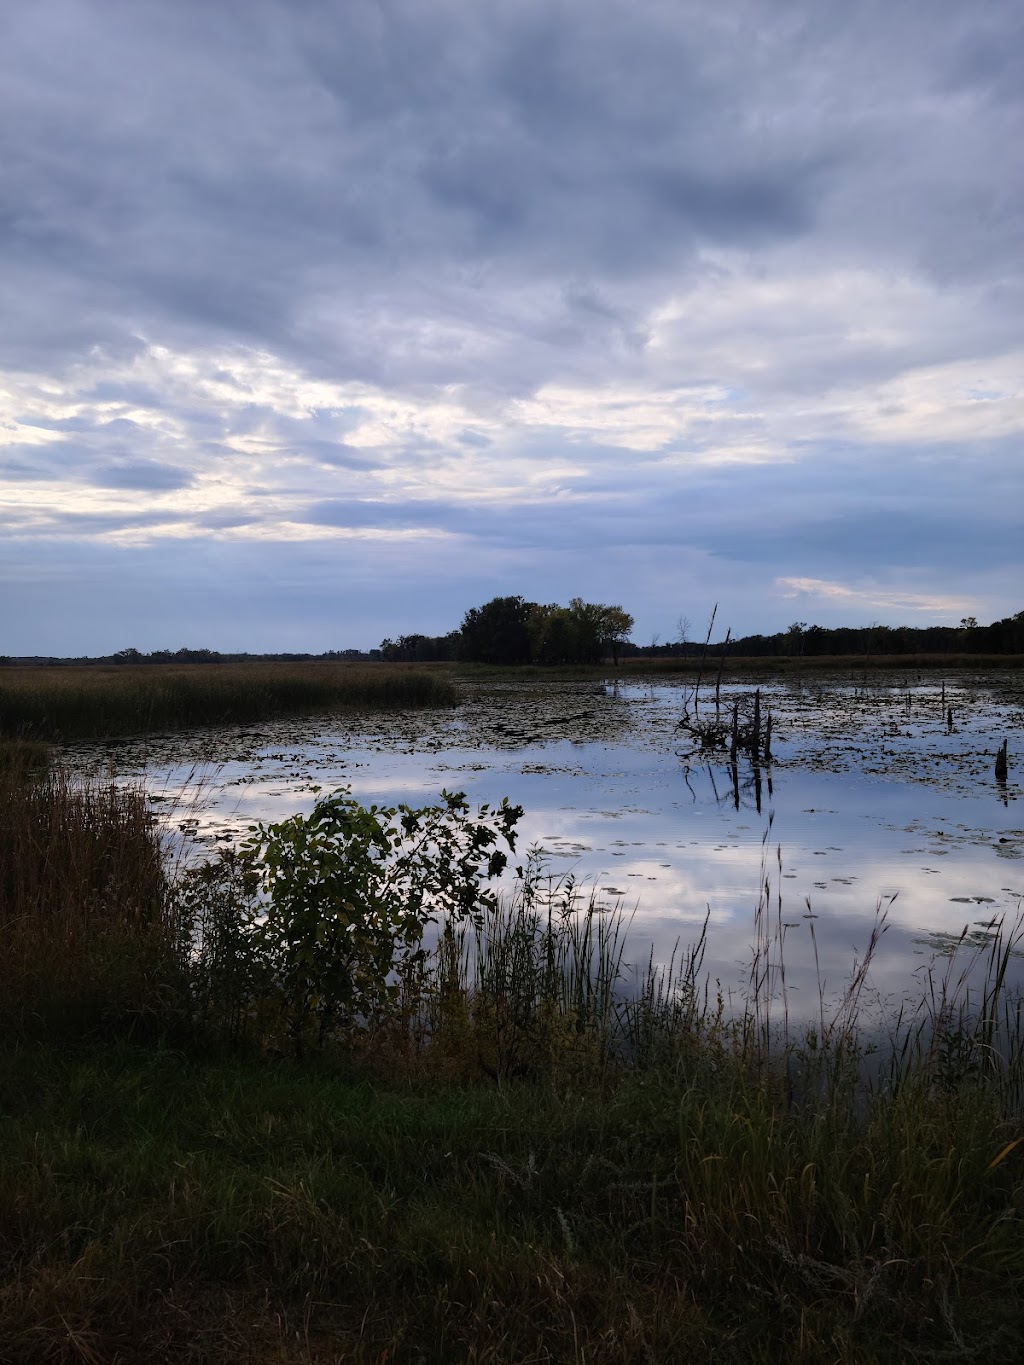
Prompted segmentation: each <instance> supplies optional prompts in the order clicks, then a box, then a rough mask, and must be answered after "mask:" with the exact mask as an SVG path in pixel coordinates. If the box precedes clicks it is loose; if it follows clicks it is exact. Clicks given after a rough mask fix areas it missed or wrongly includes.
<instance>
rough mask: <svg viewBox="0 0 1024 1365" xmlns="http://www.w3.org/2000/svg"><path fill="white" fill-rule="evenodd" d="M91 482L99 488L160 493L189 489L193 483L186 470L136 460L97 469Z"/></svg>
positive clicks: (93, 472) (149, 461)
mask: <svg viewBox="0 0 1024 1365" xmlns="http://www.w3.org/2000/svg"><path fill="white" fill-rule="evenodd" d="M89 482H90V483H93V484H95V485H96V486H97V487H98V488H133V489H139V490H141V491H148V492H153V493H159V492H163V491H167V490H171V489H177V488H187V487H188V486H189V484H190V483H191V482H192V475H191V474H190V473H189V472H188V471H187V470H185V469H178V468H176V467H175V466H174V465H170V464H159V463H158V462H157V461H156V460H136V461H134V462H131V463H128V462H126V463H123V464H111V465H104V466H103V467H101V468H100V469H95V470H93V471H92V473H91V474H90V476H89Z"/></svg>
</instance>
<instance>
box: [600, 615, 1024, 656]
mask: <svg viewBox="0 0 1024 1365" xmlns="http://www.w3.org/2000/svg"><path fill="white" fill-rule="evenodd" d="M706 648H707V653H708V655H709V656H713V657H715V658H717V657H718V656H719V655H721V654H722V653H723V652H726V653H728V654H729V655H731V656H733V657H740V658H779V657H790V658H792V657H800V656H805V657H807V658H822V657H824V656H839V657H842V656H856V655H889V654H891V655H900V654H1024V611H1019V612H1017V613H1016V615H1014V616H1007V617H1004V618H1003V619H1002V620H1000V621H993V622H992V623H991V625H987V626H983V625H981V624H979V622H978V621H977V619H976V618H975V617H973V616H964V617H962V618H961V620H960V623H959V625H956V626H882V625H870V626H835V627H827V626H812V625H808V624H807V622H806V621H794V622H793V623H792V625H790V626H788V627H787V628H786V630H782V631H777V632H776V633H775V634H774V635H744V636H741V637H739V638H738V639H730V640H728V641H726V640H719V641H716V642H712V643H710V644H708V645H707V647H706ZM704 649H705V645H704V642H703V641H700V642H694V641H693V640H687V639H685V638H684V639H681V640H678V641H675V642H673V643H671V644H666V645H661V644H652V645H649V646H633V647H631V648H630V649H628V650H627V651H626V652H627V653H628V654H631V655H634V656H635V655H653V656H659V657H668V658H695V657H698V656H699V655H701V654H702V653H703V652H704Z"/></svg>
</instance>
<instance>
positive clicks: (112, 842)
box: [0, 743, 174, 1033]
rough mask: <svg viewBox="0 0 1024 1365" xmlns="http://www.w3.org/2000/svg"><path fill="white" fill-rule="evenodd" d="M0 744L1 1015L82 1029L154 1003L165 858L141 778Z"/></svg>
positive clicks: (161, 975)
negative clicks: (90, 777) (99, 780)
mask: <svg viewBox="0 0 1024 1365" xmlns="http://www.w3.org/2000/svg"><path fill="white" fill-rule="evenodd" d="M44 754H45V751H44V750H43V749H42V746H40V745H38V744H31V743H29V744H16V743H6V744H4V745H3V746H2V748H0V942H2V952H0V1025H2V1026H4V1027H6V1028H8V1029H10V1028H14V1029H24V1028H28V1029H29V1031H34V1030H35V1029H36V1028H37V1027H38V1026H39V1025H43V1026H44V1027H45V1028H51V1027H57V1028H59V1029H60V1030H62V1031H63V1032H68V1031H70V1032H72V1033H74V1032H76V1031H78V1030H81V1029H88V1028H91V1027H93V1026H95V1025H96V1024H98V1023H99V1022H100V1021H104V1020H109V1019H111V1018H112V1017H113V1016H115V1015H117V1016H132V1017H136V1018H138V1017H141V1016H142V1015H149V1016H151V1017H155V1016H156V1015H158V1014H161V1013H162V1010H163V1002H164V1000H165V998H166V992H167V990H168V987H169V984H170V979H171V977H172V976H173V972H174V959H173V956H172V955H171V953H170V951H169V950H170V947H171V943H170V939H169V938H168V937H167V936H166V933H165V930H166V928H167V925H166V917H165V913H164V911H165V905H166V895H167V869H166V866H165V860H164V855H163V852H162V850H161V847H160V844H159V841H158V839H157V838H156V836H155V833H154V830H153V826H152V819H151V817H150V815H149V813H148V811H147V806H146V798H145V793H144V792H143V791H142V790H141V789H139V788H126V787H117V786H113V785H109V786H105V785H90V784H82V783H78V782H76V781H74V780H73V779H72V778H71V777H70V776H69V775H68V774H67V773H66V772H65V771H63V770H62V769H60V768H59V767H56V768H50V767H49V766H46V767H43V766H41V759H42V758H43V756H44Z"/></svg>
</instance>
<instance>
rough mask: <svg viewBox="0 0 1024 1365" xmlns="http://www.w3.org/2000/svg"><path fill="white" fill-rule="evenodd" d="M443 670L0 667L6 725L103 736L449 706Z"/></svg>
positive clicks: (451, 697)
mask: <svg viewBox="0 0 1024 1365" xmlns="http://www.w3.org/2000/svg"><path fill="white" fill-rule="evenodd" d="M456 699H457V698H456V693H455V689H454V686H453V683H452V681H451V679H450V677H449V676H448V675H447V674H446V673H445V672H443V671H440V670H434V671H429V670H425V669H421V668H420V669H417V668H414V667H409V666H406V665H401V664H396V665H380V664H362V665H361V664H290V663H252V664H202V665H193V666H182V667H177V666H175V665H171V664H156V665H150V666H144V667H133V666H131V665H116V666H111V667H88V668H84V667H78V668H75V667H69V668H63V667H61V668H56V667H55V668H6V669H2V670H0V735H8V736H18V737H21V738H33V739H63V740H72V739H97V738H110V737H114V736H118V735H134V734H143V733H146V732H147V731H152V730H160V729H172V728H184V727H189V726H196V725H218V724H227V723H232V722H235V723H238V722H242V723H245V722H254V721H260V720H266V719H270V718H272V717H274V716H280V715H295V714H302V713H313V712H317V711H334V710H341V709H345V708H361V709H385V710H391V709H397V708H403V707H428V706H452V705H454V704H455V701H456Z"/></svg>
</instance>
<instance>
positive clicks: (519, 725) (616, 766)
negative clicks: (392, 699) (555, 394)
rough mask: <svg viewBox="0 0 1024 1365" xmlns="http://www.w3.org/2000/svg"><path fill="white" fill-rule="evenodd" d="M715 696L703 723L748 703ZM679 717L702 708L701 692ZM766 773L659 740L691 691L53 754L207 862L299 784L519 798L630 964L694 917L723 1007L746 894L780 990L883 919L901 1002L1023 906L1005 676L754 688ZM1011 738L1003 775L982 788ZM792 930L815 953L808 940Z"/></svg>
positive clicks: (746, 926) (470, 688) (683, 934)
mask: <svg viewBox="0 0 1024 1365" xmlns="http://www.w3.org/2000/svg"><path fill="white" fill-rule="evenodd" d="M753 693H754V685H753V684H752V683H743V684H739V683H729V684H723V685H722V687H721V693H720V697H719V698H718V712H717V713H718V714H720V715H721V716H722V717H723V718H726V719H727V718H728V717H729V716H730V715H731V713H732V707H733V705H734V703H736V704H738V705H739V707H740V708H741V712H743V711H746V712H748V713H749V710H750V708H751V705H752V699H753ZM697 704H698V707H699V710H698V711H697V715H698V718H700V719H705V720H711V719H713V718H714V717H715V715H716V697H715V689H714V685H713V683H712V685H710V686H709V685H708V684H707V683H705V684H704V687H703V688H702V692H701V695H700V697H699V699H698V703H697ZM761 706H762V708H763V711H764V713H767V711H768V710H769V709H770V710H771V712H772V718H773V739H772V760H771V762H770V763H762V764H761V766H760V768H758V769H755V768H754V767H753V766H752V765H751V763H750V761H749V759H748V758H747V757H746V756H744V755H741V756H740V758H739V761H738V764H737V769H736V772H735V775H734V774H733V771H732V769H731V767H730V764H729V761H728V754H727V753H726V752H723V751H717V752H706V751H704V750H702V749H701V747H700V744H699V742H698V740H697V738H696V737H695V735H694V733H693V731H692V729H687V728H684V727H681V726H680V719H681V718H682V717H683V716H684V714H687V715H689V716H690V717H691V718H692V717H693V716H694V713H695V707H694V699H693V695H692V680H690V681H687V680H685V679H675V680H664V681H658V682H655V683H637V682H634V681H630V682H628V683H627V682H620V683H615V682H614V681H611V680H610V681H608V682H607V683H606V684H604V685H598V684H595V683H593V682H590V681H588V682H580V681H578V680H573V681H560V680H554V679H553V680H546V679H540V680H533V679H531V680H529V681H526V682H517V683H516V684H515V685H514V686H513V685H511V684H509V683H507V682H505V683H499V682H495V683H469V684H466V685H465V687H464V697H463V701H462V704H461V705H460V706H459V707H458V708H457V709H455V710H454V711H444V712H405V713H399V714H394V713H391V714H387V715H383V714H376V715H373V714H365V715H344V716H333V717H322V718H314V719H310V718H304V719H303V720H301V721H295V720H289V721H281V722H274V723H270V724H262V725H259V726H254V727H247V728H239V727H224V728H221V729H217V730H205V731H202V732H194V733H190V734H184V735H183V734H174V735H166V736H157V737H149V738H147V739H146V740H145V741H132V742H127V743H121V744H118V745H116V746H110V745H108V746H103V747H100V748H97V747H95V746H92V747H86V746H82V747H79V748H77V749H75V750H74V751H73V752H72V754H71V757H72V758H73V761H74V762H75V763H76V765H77V766H80V767H82V768H85V769H88V770H90V771H93V772H98V771H109V772H113V773H115V774H116V776H117V777H118V779H119V780H121V779H125V780H136V779H138V778H140V777H141V778H144V780H145V782H146V785H147V788H148V789H149V791H150V793H151V798H152V801H153V805H154V810H155V811H157V812H158V813H159V814H160V818H161V820H162V822H163V824H164V827H165V829H166V830H167V831H168V836H169V838H170V839H172V840H173V841H176V842H177V844H178V851H179V856H184V857H190V858H194V857H196V856H199V855H202V856H209V855H210V854H211V852H213V851H214V850H215V849H216V848H218V847H223V846H224V845H225V844H226V843H228V842H230V841H231V840H234V839H237V838H238V837H240V836H241V835H244V833H245V832H246V830H247V829H248V827H249V826H250V825H251V824H253V823H254V822H256V821H260V820H262V821H266V820H273V819H280V818H282V817H284V816H287V815H290V814H293V813H295V812H296V811H300V810H301V811H305V810H309V809H310V808H311V807H312V805H313V803H314V801H315V799H316V789H318V788H319V789H322V790H324V791H329V790H331V789H333V788H335V787H340V786H346V787H350V788H351V789H352V791H353V792H354V794H355V795H356V796H357V798H358V799H359V800H360V801H362V802H364V803H370V802H378V803H381V802H383V803H388V804H393V803H397V802H406V803H409V804H413V805H418V804H426V803H428V802H430V801H432V800H433V799H435V798H436V797H437V795H438V794H439V792H440V791H441V790H442V788H445V789H447V790H449V791H453V790H455V791H463V792H465V793H466V794H467V796H468V798H469V800H470V801H471V802H473V803H477V802H484V801H486V802H491V803H494V802H498V801H500V800H501V798H502V797H508V798H509V800H510V801H512V802H514V803H517V804H519V805H522V806H523V807H524V810H525V814H524V817H523V819H522V821H521V822H520V826H519V831H520V833H519V841H518V846H517V851H516V858H515V859H514V860H513V861H523V859H524V858H525V856H526V853H527V851H528V850H530V849H532V850H533V851H534V853H535V855H536V856H537V857H539V858H540V859H542V860H543V864H544V866H545V868H546V871H547V873H548V874H549V875H550V876H551V877H552V878H553V879H556V880H557V879H560V878H565V877H567V876H572V877H573V878H575V880H576V881H577V883H578V884H580V885H581V886H582V888H583V890H584V892H585V894H586V895H587V896H588V897H589V896H590V895H593V897H594V898H595V900H596V901H597V902H598V903H599V904H600V905H603V906H607V907H612V906H615V905H620V906H623V907H624V908H625V909H626V910H627V911H628V912H630V913H632V923H631V929H630V939H629V949H630V953H631V954H632V955H633V957H634V958H635V959H636V960H640V959H646V958H647V957H648V956H649V954H650V952H651V949H652V947H653V952H654V956H655V958H656V959H657V960H662V961H664V960H666V959H667V958H668V957H669V956H670V955H671V953H672V950H673V948H674V946H675V945H676V944H677V943H680V944H682V945H684V946H685V945H686V944H688V943H689V942H692V941H693V940H694V939H695V938H696V937H697V935H698V934H699V931H700V928H701V926H702V925H703V923H704V921H705V918H707V919H708V924H709V931H708V934H709V936H708V949H707V956H706V965H707V967H708V968H709V970H710V973H711V979H712V981H714V980H715V979H716V978H717V980H718V981H719V982H720V983H721V985H722V988H723V990H725V991H726V992H728V991H732V990H741V989H742V987H743V985H744V983H745V981H746V979H747V976H748V973H749V966H750V957H751V943H752V939H753V921H754V910H755V907H756V905H757V903H758V900H759V897H760V896H761V895H762V894H763V893H764V889H765V885H766V882H767V884H768V890H767V899H768V902H769V903H770V906H771V911H772V915H773V917H774V918H775V920H776V921H781V923H782V924H783V925H784V926H786V928H785V933H786V941H785V957H786V969H787V980H788V985H789V989H790V991H791V992H792V993H793V996H794V998H799V993H800V992H801V991H802V992H804V994H805V998H806V999H807V1001H808V1004H809V1007H811V1006H810V1002H811V999H812V997H813V1001H814V1002H815V1003H816V1002H817V998H818V989H819V985H820V984H821V983H822V981H824V984H825V989H826V993H828V994H832V993H834V991H836V990H838V989H839V988H840V987H841V985H842V982H843V981H844V980H845V978H846V977H847V976H848V974H849V972H850V970H851V968H852V966H853V964H854V962H855V960H856V959H857V957H858V956H860V955H861V954H862V953H863V951H864V949H865V947H866V945H867V942H868V938H869V936H870V933H871V929H872V925H873V924H874V923H875V921H876V917H877V915H878V914H879V912H880V911H881V912H884V914H885V919H886V923H887V925H888V928H887V930H886V933H885V934H884V936H883V939H882V944H881V948H880V951H879V952H878V954H877V956H876V957H875V959H874V964H873V968H872V977H871V980H872V986H873V989H874V990H875V991H876V993H877V995H878V997H879V998H880V999H885V998H895V997H898V996H900V995H902V994H904V993H905V992H907V991H908V990H911V989H913V974H914V973H915V972H920V971H921V970H922V969H926V968H927V966H928V964H933V970H934V963H935V962H936V960H937V959H939V960H940V966H941V957H942V955H943V954H944V953H947V952H948V950H949V947H950V945H951V944H952V943H954V942H955V941H956V940H957V939H958V938H959V937H960V936H961V934H962V933H963V931H964V930H965V929H966V930H967V931H968V934H969V935H970V936H972V938H974V939H976V940H983V939H984V938H985V935H986V932H987V929H986V926H988V925H990V923H991V922H992V921H993V919H995V918H999V917H1003V916H1005V917H1006V919H1007V921H1008V922H1009V921H1012V920H1014V919H1015V918H1016V917H1017V915H1019V914H1020V913H1021V910H1022V902H1024V803H1022V800H1021V796H1022V791H1024V787H1022V778H1024V678H1022V677H1021V675H1019V674H1009V673H1006V674H995V675H992V676H990V677H977V676H961V675H955V674H950V673H947V674H935V673H928V674H924V675H921V676H919V675H917V674H915V673H911V674H907V675H897V674H887V675H882V676H878V675H876V676H875V677H874V678H870V677H868V678H865V677H863V676H861V675H851V674H849V673H847V674H845V675H843V676H835V677H822V676H820V675H807V676H806V677H805V678H803V679H787V680H785V681H779V680H776V681H773V682H770V683H763V684H761ZM1004 737H1006V738H1008V740H1009V751H1010V771H1009V778H1008V780H1007V781H1005V782H1001V781H997V780H996V778H995V776H994V763H995V752H996V750H997V748H998V746H999V744H1000V743H1001V742H1002V740H1003V738H1004ZM812 928H813V940H812Z"/></svg>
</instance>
